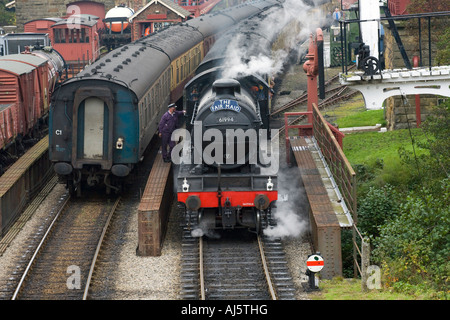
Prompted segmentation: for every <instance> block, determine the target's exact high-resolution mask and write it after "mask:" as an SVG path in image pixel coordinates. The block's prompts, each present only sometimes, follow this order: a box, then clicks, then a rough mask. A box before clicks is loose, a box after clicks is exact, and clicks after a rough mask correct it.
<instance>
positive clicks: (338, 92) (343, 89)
mask: <svg viewBox="0 0 450 320" xmlns="http://www.w3.org/2000/svg"><path fill="white" fill-rule="evenodd" d="M355 67H356V65H352V66H351V67H349V70H351V69H353V68H355ZM338 79H339V74H336V75H334V76H333V77H331V78H330V79H328V80H327V81H326V82H325V95H326V96H327V97H326V98H325V99H323V100H322V101H320V102H319V105H318V107H319V109H320V108H324V107H326V106H329V105H332V104H334V103H337V102H339V101H341V100H345V99H348V98H351V97H352V96H354V95H355V94H357V93H358V91H356V90H352V89H350V88H348V86H343V85H339V86H337V87H334V88H329V87H330V86H331V85H332V84H333V83H334V82H336V80H338ZM307 101H308V93H307V92H305V93H304V94H302V95H301V96H299V97H297V98H295V99H294V100H292V101H289V102H288V103H286V104H285V105H283V106H281V107H279V108H277V109H276V110H273V111H272V112H271V114H270V116H271V117H272V118H273V117H275V116H278V115H279V114H280V113H281V112H286V111H288V110H289V109H291V108H295V107H298V106H300V105H302V104H304V103H307Z"/></svg>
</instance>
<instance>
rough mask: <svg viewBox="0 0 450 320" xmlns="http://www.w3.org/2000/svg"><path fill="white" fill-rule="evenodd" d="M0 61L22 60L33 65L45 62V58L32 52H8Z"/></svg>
mask: <svg viewBox="0 0 450 320" xmlns="http://www.w3.org/2000/svg"><path fill="white" fill-rule="evenodd" d="M0 61H23V62H25V63H28V64H31V65H34V66H40V65H42V64H44V63H46V61H47V60H45V59H43V58H40V57H37V56H35V55H32V54H10V55H7V56H3V57H1V58H0Z"/></svg>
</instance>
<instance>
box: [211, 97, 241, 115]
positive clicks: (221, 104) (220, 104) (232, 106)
mask: <svg viewBox="0 0 450 320" xmlns="http://www.w3.org/2000/svg"><path fill="white" fill-rule="evenodd" d="M209 109H210V110H211V112H216V111H219V110H233V111H236V112H241V107H240V106H239V105H238V103H237V101H236V100H229V99H222V100H216V101H214V103H213V105H212V106H211V107H210V108H209Z"/></svg>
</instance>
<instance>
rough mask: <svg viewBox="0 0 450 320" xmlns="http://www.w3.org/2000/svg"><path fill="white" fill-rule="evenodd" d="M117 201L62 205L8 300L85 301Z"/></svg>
mask: <svg viewBox="0 0 450 320" xmlns="http://www.w3.org/2000/svg"><path fill="white" fill-rule="evenodd" d="M119 201H120V198H119V197H117V198H116V199H113V200H112V201H107V202H106V203H105V199H104V197H95V196H94V197H91V198H90V199H83V200H73V199H70V197H69V196H67V197H66V199H65V200H64V201H63V203H62V205H61V207H60V209H59V211H58V212H57V213H56V216H55V218H54V219H53V221H52V222H51V223H50V225H49V227H48V229H47V230H46V231H45V234H44V236H43V238H42V240H41V241H40V243H39V244H38V246H37V248H36V249H35V250H34V253H33V255H32V257H31V260H30V261H29V263H28V265H27V267H26V268H25V271H24V272H23V275H22V276H21V279H20V281H19V283H18V285H17V287H16V288H15V291H14V294H13V296H12V300H18V299H24V300H26V299H35V300H36V299H39V300H69V299H73V300H81V299H83V300H85V299H87V296H88V291H89V284H90V280H91V277H92V273H93V270H94V267H95V262H96V259H97V256H98V253H99V251H100V248H101V244H102V241H103V238H104V236H105V233H106V230H107V228H108V225H109V222H110V220H111V217H112V216H113V214H114V212H115V211H116V209H117V206H118V204H119Z"/></svg>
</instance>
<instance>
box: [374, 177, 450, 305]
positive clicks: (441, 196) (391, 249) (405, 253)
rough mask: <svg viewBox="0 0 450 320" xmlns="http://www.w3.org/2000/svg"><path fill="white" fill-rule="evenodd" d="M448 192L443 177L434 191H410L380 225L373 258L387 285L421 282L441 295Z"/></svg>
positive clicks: (449, 249) (449, 226) (448, 251)
mask: <svg viewBox="0 0 450 320" xmlns="http://www.w3.org/2000/svg"><path fill="white" fill-rule="evenodd" d="M449 191H450V180H449V179H443V180H442V181H441V184H440V192H438V193H436V192H431V191H430V190H429V189H427V188H423V189H422V190H421V192H420V193H411V194H410V195H409V196H408V197H407V199H406V201H405V202H404V203H402V204H401V205H400V207H399V214H398V215H397V216H396V217H395V219H393V220H392V221H389V222H388V223H386V224H384V225H383V226H382V227H381V228H380V236H379V237H378V238H376V239H375V247H376V248H375V250H374V251H373V257H374V259H375V260H376V261H377V262H378V263H379V264H380V265H382V266H383V270H384V274H385V276H386V278H385V283H386V285H387V286H392V287H394V288H397V289H401V288H405V287H408V288H409V289H410V286H417V287H421V286H423V285H424V284H425V285H426V286H428V287H430V288H433V289H434V290H436V291H437V292H439V293H440V294H441V295H444V296H445V294H446V293H445V290H446V288H447V283H448V281H449V280H450V277H449V274H450V262H449V261H448V256H449V255H450V209H449V205H450V200H449V197H448V195H449ZM405 284H408V285H405Z"/></svg>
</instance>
